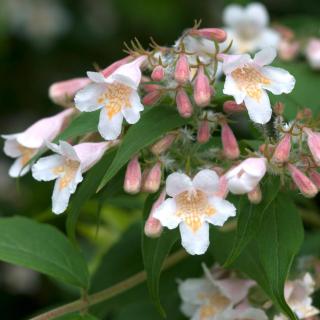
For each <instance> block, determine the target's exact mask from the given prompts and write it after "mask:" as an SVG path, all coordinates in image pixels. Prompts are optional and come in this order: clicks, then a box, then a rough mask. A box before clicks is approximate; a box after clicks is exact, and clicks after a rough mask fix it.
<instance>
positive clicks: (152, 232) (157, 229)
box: [144, 190, 166, 238]
mask: <svg viewBox="0 0 320 320" xmlns="http://www.w3.org/2000/svg"><path fill="white" fill-rule="evenodd" d="M165 198H166V191H165V190H163V191H162V192H161V193H160V196H159V198H158V199H157V200H156V201H155V203H154V204H153V205H152V208H151V211H150V214H149V217H148V219H147V221H146V223H145V225H144V233H145V235H146V236H148V237H150V238H158V237H159V236H160V235H161V233H162V229H163V228H162V225H161V223H160V221H159V220H158V219H156V218H155V217H154V216H153V214H154V212H155V210H156V209H157V208H158V207H159V206H160V205H161V204H162V203H163V201H164V200H165Z"/></svg>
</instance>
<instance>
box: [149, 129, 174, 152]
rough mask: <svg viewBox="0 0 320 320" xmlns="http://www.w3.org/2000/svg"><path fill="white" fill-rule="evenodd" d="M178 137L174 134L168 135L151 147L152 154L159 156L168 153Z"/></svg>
mask: <svg viewBox="0 0 320 320" xmlns="http://www.w3.org/2000/svg"><path fill="white" fill-rule="evenodd" d="M176 137H177V135H176V134H174V133H170V134H167V135H166V136H164V137H163V138H162V139H160V140H159V141H157V142H156V143H155V144H154V145H153V146H152V147H151V152H152V153H153V154H154V155H156V156H158V155H160V154H161V153H163V152H165V151H167V150H168V149H169V148H170V146H171V145H172V143H173V142H174V140H175V139H176Z"/></svg>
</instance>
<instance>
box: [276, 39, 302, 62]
mask: <svg viewBox="0 0 320 320" xmlns="http://www.w3.org/2000/svg"><path fill="white" fill-rule="evenodd" d="M299 50H300V43H299V42H298V41H292V40H286V39H282V40H281V41H280V44H279V50H278V52H279V57H280V59H282V60H285V61H291V60H293V59H294V58H296V56H297V55H298V54H299Z"/></svg>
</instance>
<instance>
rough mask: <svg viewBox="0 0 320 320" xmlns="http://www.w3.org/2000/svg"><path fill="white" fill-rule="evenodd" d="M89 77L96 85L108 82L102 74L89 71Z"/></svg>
mask: <svg viewBox="0 0 320 320" xmlns="http://www.w3.org/2000/svg"><path fill="white" fill-rule="evenodd" d="M87 76H88V78H89V79H90V80H92V81H93V82H96V83H105V80H106V79H105V77H104V76H103V74H102V73H100V72H92V71H88V72H87Z"/></svg>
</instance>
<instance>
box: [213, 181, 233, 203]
mask: <svg viewBox="0 0 320 320" xmlns="http://www.w3.org/2000/svg"><path fill="white" fill-rule="evenodd" d="M228 193H229V188H228V180H227V178H226V176H225V175H222V176H221V177H220V178H219V184H218V191H216V192H214V194H213V195H214V196H215V197H218V198H223V199H225V198H226V197H227V196H228Z"/></svg>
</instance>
